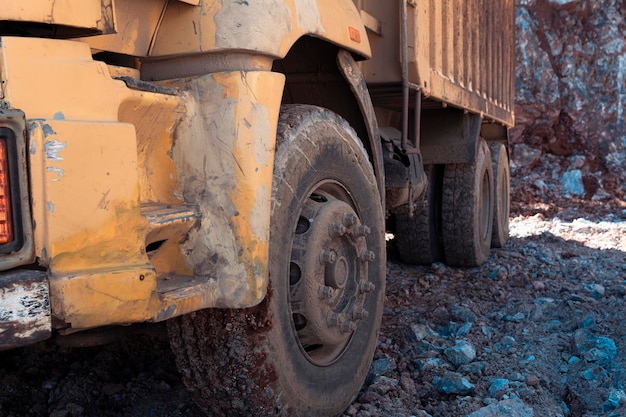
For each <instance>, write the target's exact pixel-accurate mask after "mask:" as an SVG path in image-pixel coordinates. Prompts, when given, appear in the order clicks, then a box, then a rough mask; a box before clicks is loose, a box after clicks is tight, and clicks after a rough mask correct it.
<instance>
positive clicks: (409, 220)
mask: <svg viewBox="0 0 626 417" xmlns="http://www.w3.org/2000/svg"><path fill="white" fill-rule="evenodd" d="M440 168H442V166H433V165H429V166H426V167H425V168H424V170H425V172H426V175H427V177H428V189H427V190H426V191H425V193H424V196H422V197H420V198H419V199H418V200H417V201H416V202H415V207H414V212H413V216H412V217H411V216H410V215H409V208H408V206H404V207H401V208H400V209H398V211H397V212H396V213H395V215H394V218H395V229H394V230H395V232H394V234H395V243H396V247H397V249H398V253H399V255H400V259H401V260H402V262H404V263H407V264H413V265H431V264H432V263H433V262H437V261H440V260H441V259H442V257H443V246H442V242H441V176H442V170H441V169H440Z"/></svg>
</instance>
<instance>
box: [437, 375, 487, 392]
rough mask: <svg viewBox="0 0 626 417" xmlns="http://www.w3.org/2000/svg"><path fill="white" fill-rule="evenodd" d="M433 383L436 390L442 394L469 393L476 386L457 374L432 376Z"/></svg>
mask: <svg viewBox="0 0 626 417" xmlns="http://www.w3.org/2000/svg"><path fill="white" fill-rule="evenodd" d="M433 385H434V386H435V388H436V389H437V391H439V392H442V393H444V394H458V395H470V394H472V393H473V392H474V390H475V389H476V387H475V386H474V384H472V383H471V382H469V381H468V380H467V379H465V378H463V377H462V376H461V375H459V374H452V373H451V374H447V375H446V376H443V377H439V376H435V377H433Z"/></svg>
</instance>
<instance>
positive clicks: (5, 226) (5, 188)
mask: <svg viewBox="0 0 626 417" xmlns="http://www.w3.org/2000/svg"><path fill="white" fill-rule="evenodd" d="M9 185H10V182H9V161H8V152H7V142H6V140H2V139H0V245H2V244H5V243H9V242H11V241H13V225H12V220H11V189H10V186H9Z"/></svg>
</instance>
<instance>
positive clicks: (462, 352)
mask: <svg viewBox="0 0 626 417" xmlns="http://www.w3.org/2000/svg"><path fill="white" fill-rule="evenodd" d="M443 353H444V355H446V358H448V360H449V361H450V362H452V364H453V365H454V366H456V367H457V368H458V367H459V366H461V365H467V364H468V363H470V362H472V361H473V360H474V359H476V348H475V347H474V346H473V345H472V344H470V343H468V342H466V341H464V340H460V341H458V342H456V344H455V345H454V346H451V347H449V348H447V349H445V350H444V351H443Z"/></svg>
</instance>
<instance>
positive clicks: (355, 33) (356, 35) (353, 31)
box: [348, 26, 361, 43]
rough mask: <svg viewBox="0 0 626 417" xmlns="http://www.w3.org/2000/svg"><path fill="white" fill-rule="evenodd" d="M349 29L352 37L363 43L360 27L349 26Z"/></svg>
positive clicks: (355, 40)
mask: <svg viewBox="0 0 626 417" xmlns="http://www.w3.org/2000/svg"><path fill="white" fill-rule="evenodd" d="M348 31H349V32H350V39H351V40H353V41H354V42H356V43H361V32H359V30H358V29H356V28H353V27H352V26H349V27H348Z"/></svg>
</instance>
